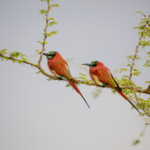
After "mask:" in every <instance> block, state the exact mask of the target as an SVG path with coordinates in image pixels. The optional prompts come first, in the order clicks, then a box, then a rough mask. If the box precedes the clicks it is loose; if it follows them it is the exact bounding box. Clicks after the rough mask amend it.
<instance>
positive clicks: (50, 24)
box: [48, 21, 57, 26]
mask: <svg viewBox="0 0 150 150" xmlns="http://www.w3.org/2000/svg"><path fill="white" fill-rule="evenodd" d="M54 24H57V22H54V21H52V22H50V23H49V24H48V25H49V26H53V25H54Z"/></svg>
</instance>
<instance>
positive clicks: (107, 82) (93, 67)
mask: <svg viewBox="0 0 150 150" xmlns="http://www.w3.org/2000/svg"><path fill="white" fill-rule="evenodd" d="M82 65H87V66H89V67H90V70H89V74H90V77H91V79H92V80H93V81H94V82H95V83H96V84H98V85H103V84H104V86H108V87H110V88H113V89H115V90H116V91H117V92H118V93H119V94H120V95H121V96H122V97H123V98H124V99H126V100H127V101H128V102H129V103H130V104H131V105H132V106H133V107H134V108H135V109H136V110H137V111H138V112H139V110H138V109H137V108H136V107H135V106H134V104H133V103H132V102H131V101H130V100H129V99H128V98H127V97H126V96H125V95H124V94H123V93H122V90H121V88H120V87H119V85H118V83H117V82H116V81H115V79H114V77H113V75H112V73H111V72H110V70H109V69H108V68H107V67H105V66H104V64H103V63H101V62H99V61H92V62H91V64H82ZM139 113H140V112H139Z"/></svg>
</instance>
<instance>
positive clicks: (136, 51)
mask: <svg viewBox="0 0 150 150" xmlns="http://www.w3.org/2000/svg"><path fill="white" fill-rule="evenodd" d="M142 15H143V16H144V17H145V18H146V15H144V14H143V13H142ZM149 18H150V15H149V16H148V19H149ZM148 23H149V22H146V24H145V25H144V30H143V34H144V32H145V30H146V26H147V24H148ZM143 34H142V35H141V37H140V38H139V43H138V45H137V46H136V50H135V54H134V57H133V59H132V60H133V61H132V65H131V69H130V77H129V81H130V84H131V88H132V89H133V87H132V83H131V78H132V70H133V66H134V65H135V64H134V61H135V58H136V56H137V53H138V48H139V46H140V43H141V40H142V38H143ZM145 91H147V92H149V90H148V89H145ZM135 92H137V91H135ZM135 99H136V101H137V103H138V104H139V105H140V102H139V100H138V97H137V95H136V93H135ZM140 108H141V109H142V110H143V111H144V112H145V113H146V114H147V115H148V116H149V117H150V114H149V113H148V112H147V111H146V110H145V109H143V108H142V107H141V105H140Z"/></svg>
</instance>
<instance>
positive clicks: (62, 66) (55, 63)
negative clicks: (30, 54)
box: [43, 51, 90, 108]
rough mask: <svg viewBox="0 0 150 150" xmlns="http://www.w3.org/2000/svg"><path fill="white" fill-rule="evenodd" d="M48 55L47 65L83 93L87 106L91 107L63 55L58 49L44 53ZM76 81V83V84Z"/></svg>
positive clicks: (51, 70) (52, 71)
mask: <svg viewBox="0 0 150 150" xmlns="http://www.w3.org/2000/svg"><path fill="white" fill-rule="evenodd" d="M43 55H45V56H46V57H47V65H48V68H49V70H50V72H51V73H52V74H54V75H55V76H56V77H58V78H61V79H63V80H66V81H68V82H69V83H70V84H71V85H72V87H73V88H74V89H75V90H76V91H77V92H78V93H79V94H80V95H81V97H82V98H83V100H84V101H85V103H86V104H87V106H88V107H89V108H90V106H89V105H88V103H87V102H86V100H85V98H84V97H83V95H82V94H81V92H80V90H79V89H78V87H77V86H76V84H77V83H76V82H75V80H74V79H73V78H72V76H71V73H70V70H69V66H68V64H67V62H66V61H65V60H64V59H63V57H62V56H61V55H60V54H59V53H58V52H56V51H50V52H48V53H43ZM75 83H76V84H75Z"/></svg>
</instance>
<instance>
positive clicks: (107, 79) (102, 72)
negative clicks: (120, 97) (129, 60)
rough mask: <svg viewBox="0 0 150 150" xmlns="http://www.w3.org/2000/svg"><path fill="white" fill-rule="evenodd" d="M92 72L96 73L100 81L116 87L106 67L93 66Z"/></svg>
mask: <svg viewBox="0 0 150 150" xmlns="http://www.w3.org/2000/svg"><path fill="white" fill-rule="evenodd" d="M92 72H93V73H92V74H93V75H96V76H97V77H98V79H99V81H100V82H102V83H104V84H108V85H111V86H113V87H117V84H116V82H115V81H114V79H113V78H112V77H111V72H110V70H109V69H108V68H106V67H105V68H93V69H92Z"/></svg>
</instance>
